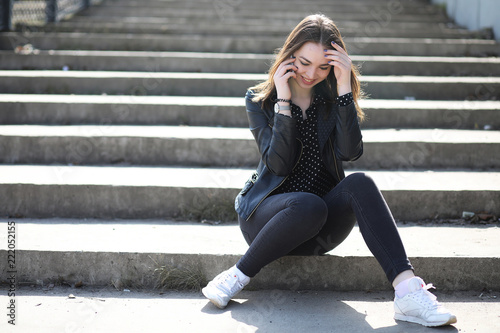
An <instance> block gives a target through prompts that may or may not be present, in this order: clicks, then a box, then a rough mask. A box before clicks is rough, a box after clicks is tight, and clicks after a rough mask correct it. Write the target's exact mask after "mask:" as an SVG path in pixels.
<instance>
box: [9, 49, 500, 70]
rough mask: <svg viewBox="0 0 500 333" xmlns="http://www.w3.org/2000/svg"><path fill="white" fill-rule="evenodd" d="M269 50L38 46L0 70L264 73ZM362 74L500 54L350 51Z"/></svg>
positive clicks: (453, 66)
mask: <svg viewBox="0 0 500 333" xmlns="http://www.w3.org/2000/svg"><path fill="white" fill-rule="evenodd" d="M272 58H273V56H272V55H270V54H251V53H246V54H245V53H198V52H141V51H72V50H70V51H64V50H51V51H40V52H37V53H36V54H26V55H24V54H23V55H19V54H16V53H14V52H12V51H0V69H3V70H21V69H22V70H60V69H62V68H63V67H64V66H66V67H67V68H68V69H69V70H92V71H147V72H160V71H161V72H200V73H265V72H267V71H268V70H269V66H270V64H271V62H272ZM351 59H352V60H353V62H354V63H355V64H357V65H358V66H360V67H361V72H362V74H364V75H419V76H424V75H425V76H430V75H432V76H500V58H493V57H489V58H479V57H411V56H351Z"/></svg>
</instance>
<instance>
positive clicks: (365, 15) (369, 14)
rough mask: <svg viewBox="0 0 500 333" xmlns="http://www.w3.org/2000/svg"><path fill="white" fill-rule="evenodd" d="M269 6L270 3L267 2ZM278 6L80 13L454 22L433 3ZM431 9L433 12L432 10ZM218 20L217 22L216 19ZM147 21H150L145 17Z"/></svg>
mask: <svg viewBox="0 0 500 333" xmlns="http://www.w3.org/2000/svg"><path fill="white" fill-rule="evenodd" d="M263 6H266V7H268V6H269V4H268V3H266V4H265V5H263ZM275 6H276V7H277V8H275V9H273V8H274V7H271V8H269V9H266V10H265V11H262V10H261V9H260V8H257V6H256V5H255V4H252V5H251V7H252V8H239V7H238V6H231V5H229V6H217V3H214V2H212V3H209V4H207V5H205V6H203V5H199V4H193V5H192V6H189V5H186V4H179V5H178V6H165V5H160V6H144V5H139V4H137V5H132V6H126V5H125V4H123V5H122V4H121V3H120V4H119V5H118V6H116V5H110V6H105V5H104V6H95V7H91V8H88V9H87V10H85V11H83V12H81V13H79V14H78V16H80V17H88V16H90V17H96V16H109V17H114V16H122V17H144V18H148V17H165V18H166V19H168V18H172V17H173V18H175V17H186V18H187V19H190V20H191V22H196V21H195V20H196V19H198V18H201V19H206V18H213V19H214V22H218V21H219V22H224V21H225V20H227V19H228V20H231V19H233V18H239V19H248V18H256V19H263V18H266V19H269V20H272V19H274V18H276V19H290V20H295V21H296V23H295V24H297V23H298V22H299V21H300V20H302V19H303V18H304V17H305V16H306V15H308V14H311V13H317V12H321V13H323V14H325V15H327V16H328V17H330V18H331V19H332V20H334V21H374V22H379V24H384V23H387V22H393V21H395V22H433V23H436V22H451V20H450V19H448V18H447V17H446V15H445V14H444V13H442V12H436V11H435V10H434V8H432V7H429V6H425V7H424V6H421V7H422V8H417V6H411V7H406V10H405V6H404V5H402V6H399V8H389V6H390V5H389V6H388V5H387V2H386V6H370V4H359V5H357V6H344V7H342V6H339V5H337V4H330V5H329V6H325V5H316V6H315V5H310V4H309V3H307V4H304V3H301V4H297V5H293V6H291V5H289V6H283V4H279V3H278V4H276V5H275ZM429 10H430V12H429ZM215 20H217V21H215ZM145 21H147V20H145Z"/></svg>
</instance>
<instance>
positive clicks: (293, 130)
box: [245, 91, 300, 176]
mask: <svg viewBox="0 0 500 333" xmlns="http://www.w3.org/2000/svg"><path fill="white" fill-rule="evenodd" d="M252 97H253V93H252V92H251V91H248V92H247V94H246V96H245V104H246V111H247V116H248V123H249V125H250V131H251V132H252V134H253V136H254V138H255V141H256V142H257V146H258V149H259V152H260V154H261V159H262V162H263V163H264V164H265V165H266V167H267V168H268V169H269V171H271V172H272V173H273V174H275V175H277V176H286V175H288V174H290V172H291V171H292V169H293V167H294V166H295V163H296V161H297V158H298V154H299V151H300V142H299V141H298V140H297V127H296V120H295V119H293V118H290V117H286V116H275V117H274V126H273V127H271V126H270V125H269V120H268V117H266V114H265V112H264V110H262V108H261V106H260V103H255V102H252Z"/></svg>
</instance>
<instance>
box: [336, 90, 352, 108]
mask: <svg viewBox="0 0 500 333" xmlns="http://www.w3.org/2000/svg"><path fill="white" fill-rule="evenodd" d="M353 101H354V98H353V97H352V92H350V93H347V94H345V95H342V96H337V98H336V102H337V104H338V105H339V106H348V105H349V104H351V103H352V102H353Z"/></svg>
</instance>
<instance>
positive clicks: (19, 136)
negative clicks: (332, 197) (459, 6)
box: [0, 125, 500, 171]
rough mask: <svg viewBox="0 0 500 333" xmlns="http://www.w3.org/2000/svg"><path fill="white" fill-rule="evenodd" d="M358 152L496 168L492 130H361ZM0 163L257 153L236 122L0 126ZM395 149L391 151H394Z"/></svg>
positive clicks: (159, 161)
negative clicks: (209, 124) (233, 124)
mask: <svg viewBox="0 0 500 333" xmlns="http://www.w3.org/2000/svg"><path fill="white" fill-rule="evenodd" d="M363 141H364V150H365V153H364V154H363V156H362V157H361V158H360V159H359V160H358V161H356V162H354V163H349V164H348V168H349V169H352V168H357V169H370V170H380V169H392V170H415V169H434V170H435V169H443V168H444V169H449V168H452V169H474V170H476V171H478V170H488V169H496V168H498V166H499V165H500V154H495V153H494V152H495V151H500V132H499V131H467V130H438V129H434V130H424V129H422V130H394V129H386V130H364V131H363ZM0 152H2V153H1V154H0V163H7V164H68V163H70V164H77V165H93V164H100V165H102V164H117V163H120V164H126V165H128V164H133V165H190V166H212V167H255V166H256V165H257V164H258V161H259V153H258V151H257V147H256V145H255V141H254V139H253V137H252V134H251V133H250V131H249V130H248V129H244V128H213V127H199V126H194V127H189V126H110V125H96V126H92V125H86V126H40V125H2V126H0ZM394 152H397V154H394Z"/></svg>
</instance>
